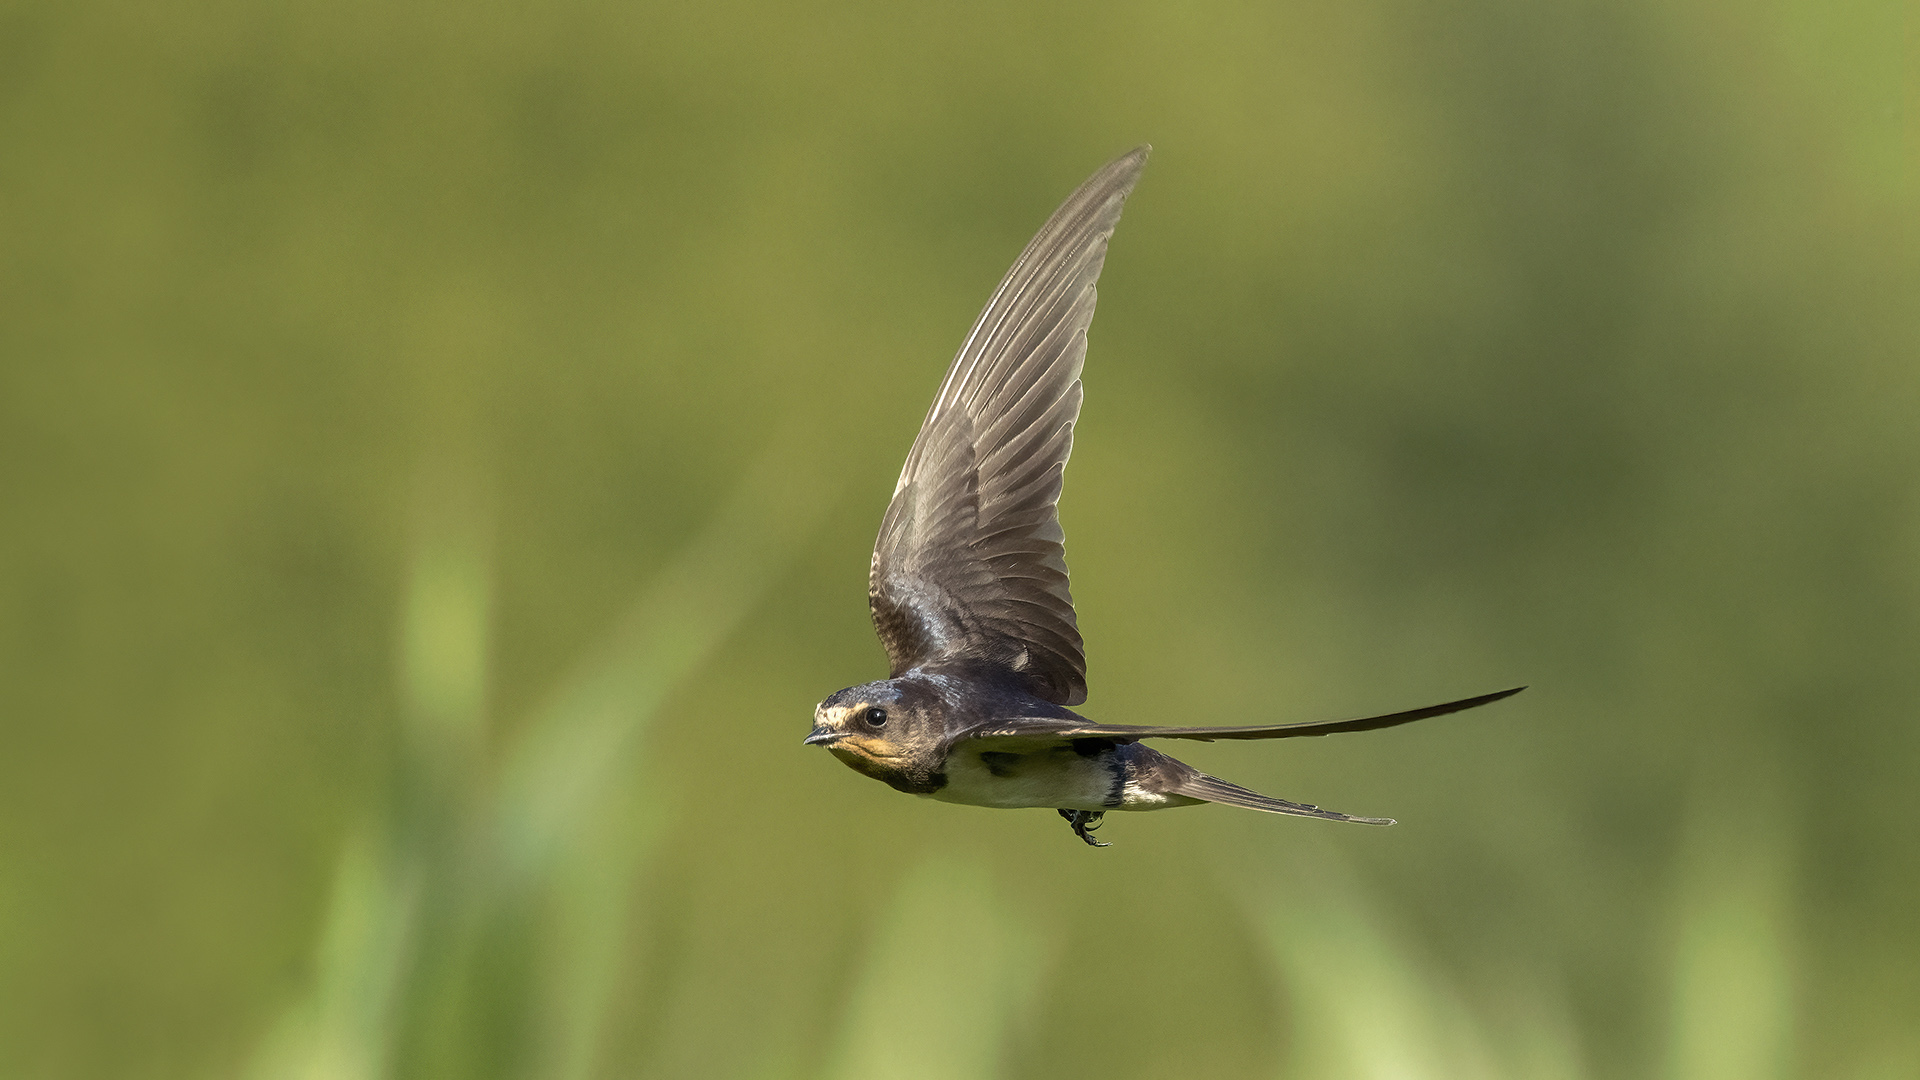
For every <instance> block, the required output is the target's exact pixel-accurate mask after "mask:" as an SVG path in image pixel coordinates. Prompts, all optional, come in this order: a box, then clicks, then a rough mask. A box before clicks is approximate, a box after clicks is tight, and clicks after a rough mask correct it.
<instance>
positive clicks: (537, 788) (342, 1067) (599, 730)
mask: <svg viewBox="0 0 1920 1080" xmlns="http://www.w3.org/2000/svg"><path fill="white" fill-rule="evenodd" d="M796 437H797V434H796V432H793V431H786V432H781V433H779V434H778V435H776V437H774V438H773V439H772V440H771V445H772V446H773V447H775V448H776V450H775V451H773V452H770V453H769V454H767V455H766V456H765V457H764V458H763V459H762V460H761V462H760V463H759V464H758V465H757V466H756V467H755V468H753V469H752V470H751V471H750V473H749V475H748V477H747V479H746V481H745V483H744V484H743V485H742V486H741V487H740V489H739V490H737V491H736V492H735V494H734V495H733V497H732V498H731V499H729V500H728V502H727V504H726V505H725V507H724V508H723V510H722V511H721V513H720V514H719V515H718V516H717V518H716V519H715V520H714V521H713V523H712V524H711V525H709V526H708V527H707V528H706V529H704V530H702V531H701V532H700V533H699V534H697V535H696V536H695V537H694V538H693V539H692V540H691V541H690V543H689V544H688V545H687V547H686V548H685V550H684V551H683V553H682V554H681V556H680V557H679V558H678V559H677V560H676V561H675V562H674V563H672V564H671V565H670V566H668V567H666V568H664V569H663V570H662V571H661V572H660V573H659V574H658V575H657V578H656V581H655V584H654V585H653V586H651V587H650V588H649V589H648V590H646V592H645V593H644V594H643V595H642V596H641V597H640V599H639V600H638V601H637V602H636V603H635V604H634V605H633V606H632V607H631V609H630V610H629V611H628V613H627V614H626V616H625V617H624V618H623V619H622V620H621V621H620V623H619V625H618V627H617V628H616V629H615V631H614V632H613V633H612V634H611V635H610V636H609V638H608V639H607V640H606V641H605V642H604V643H603V644H602V645H601V646H600V647H598V648H596V649H594V650H592V652H591V654H590V655H589V656H588V657H587V658H586V659H585V660H584V661H583V662H582V663H581V664H580V665H579V667H578V668H577V669H576V670H575V672H574V673H573V674H572V675H571V676H570V677H569V678H568V679H566V680H565V681H564V682H563V683H562V685H561V686H560V687H559V688H558V689H557V690H556V691H555V692H554V693H553V694H552V695H550V697H549V698H548V700H547V703H546V704H545V705H544V706H543V707H542V708H541V709H540V710H539V711H538V713H537V714H536V716H535V717H534V718H533V720H532V721H531V722H530V723H529V724H528V725H526V728H525V734H524V735H523V736H522V737H521V738H520V739H518V740H517V741H516V742H515V743H514V744H513V745H512V746H511V747H510V748H509V749H508V751H507V753H506V754H505V755H504V761H503V764H502V767H501V769H500V772H499V774H498V778H497V779H496V780H495V781H493V782H491V783H489V782H487V779H486V778H485V777H483V776H481V775H480V774H479V770H480V768H481V765H482V758H481V755H480V754H479V752H478V750H479V742H480V738H481V735H482V734H483V731H484V705H485V691H486V680H487V671H486V648H487V639H488V627H487V619H488V610H489V606H490V605H489V599H490V584H489V578H490V575H489V572H488V566H487V559H486V555H485V552H486V547H485V544H484V543H483V542H481V540H480V537H481V536H483V535H484V534H483V531H482V530H480V529H478V528H475V527H473V523H472V521H471V520H466V519H460V518H457V517H447V518H445V519H444V520H436V521H435V522H434V524H435V525H437V526H439V527H438V528H436V529H429V530H425V535H426V537H427V541H426V542H425V543H423V545H422V548H421V550H420V552H419V554H418V555H417V556H416V559H415V564H414V566H413V569H412V573H411V575H410V579H409V592H408V595H407V597H406V601H405V604H404V608H403V614H404V618H403V621H402V628H401V635H400V638H401V663H400V670H401V675H402V682H401V690H402V699H403V702H404V703H405V706H406V733H407V736H406V739H405V746H406V752H405V753H404V754H403V755H402V758H401V762H400V767H399V769H398V773H397V776H396V792H395V795H396V797H395V799H394V802H393V806H392V807H391V808H390V810H389V812H388V815H387V817H385V818H384V819H381V820H379V821H377V822H376V823H375V824H374V825H373V826H371V827H370V829H369V833H370V834H371V839H368V840H365V841H363V842H358V843H356V844H354V845H352V846H350V848H349V850H348V852H347V854H346V856H344V857H343V860H342V865H341V869H340V870H339V872H338V874H337V875H336V882H335V888H334V895H333V898H332V901H331V903H330V906H329V909H328V914H327V917H326V930H325V932H324V939H323V941H322V943H321V947H320V950H319V957H318V961H317V965H316V967H317V971H316V976H315V979H314V983H313V986H312V988H311V990H310V991H309V992H308V993H307V995H306V996H305V998H304V999H303V1000H301V1001H300V1002H298V1003H297V1004H295V1005H294V1006H293V1007H291V1008H290V1009H288V1010H287V1011H286V1013H285V1014H284V1016H283V1017H282V1018H281V1020H280V1022H279V1023H278V1024H277V1025H276V1026H275V1028H274V1030H273V1032H272V1033H271V1034H270V1036H269V1038H268V1039H267V1041H266V1042H265V1043H264V1044H263V1045H262V1046H261V1048H260V1050H259V1052H258V1053H257V1054H256V1056H255V1059H254V1062H253V1067H252V1070H251V1075H252V1076H254V1077H255V1078H257V1080H319V1078H322V1077H325V1078H329V1080H332V1078H338V1080H379V1078H382V1077H385V1076H390V1075H395V1074H406V1075H416V1074H420V1075H449V1076H462V1077H468V1076H479V1075H499V1076H507V1075H530V1076H539V1077H542V1078H570V1077H585V1076H587V1075H590V1074H591V1072H592V1070H593V1068H594V1066H595V1062H596V1060H597V1056H598V1047H599V1043H600V1041H601V1033H602V1030H603V1027H604V1023H603V1020H604V1017H605V1014H606V1008H607V1002H608V1000H609V999H610V997H611V995H612V993H613V991H614V988H615V986H616V985H617V984H618V983H619V981H620V974H621V972H620V967H619V965H620V960H621V957H622V955H623V945H624V943H625V942H626V940H627V938H628V927H629V924H630V922H631V920H632V912H631V910H630V906H629V897H630V896H631V894H632V892H633V887H634V879H635V877H636V875H637V874H638V873H639V872H640V870H641V868H642V867H643V866H644V864H645V862H646V859H647V854H648V852H649V850H650V848H651V844H652V841H653V840H654V838H655V837H656V835H657V829H658V825H659V820H660V815H659V814H658V812H657V802H656V801H655V800H656V799H657V798H658V794H657V792H656V791H655V790H654V789H653V787H652V785H651V784H650V783H647V782H637V779H636V775H635V774H636V771H637V769H638V766H639V764H640V762H639V758H640V754H639V750H640V748H641V745H642V736H643V735H644V733H645V731H646V728H647V725H648V723H649V722H650V721H651V719H652V717H653V714H654V711H655V710H656V708H657V707H658V705H659V703H660V702H661V701H662V700H663V699H664V698H665V697H666V695H667V694H669V693H670V692H671V691H672V689H673V687H674V686H675V684H676V683H678V682H679V681H680V680H682V679H684V678H685V677H686V676H687V675H688V673H689V672H691V671H692V670H693V669H694V668H695V667H696V666H697V665H698V664H700V663H701V662H702V661H703V660H705V659H706V658H707V657H708V656H709V655H711V653H712V651H713V650H714V649H715V648H716V647H717V646H718V645H720V644H721V643H722V642H723V641H724V640H725V639H726V636H727V634H728V633H729V632H730V631H731V629H732V628H733V627H734V626H735V625H736V624H737V623H738V622H739V620H740V618H741V617H742V616H744V615H745V614H746V613H747V612H748V611H749V610H750V609H751V607H752V605H753V604H754V603H755V602H756V601H757V600H758V598H759V597H760V596H761V595H762V594H763V592H764V590H765V589H766V587H767V585H768V584H769V582H771V581H772V580H773V577H774V575H775V574H776V573H777V571H778V570H779V568H780V567H781V566H782V565H783V564H784V562H785V559H786V558H787V557H788V556H789V555H790V554H791V553H792V551H793V550H794V549H795V548H796V547H797V546H798V544H799V542H800V541H801V539H802V538H803V537H804V536H805V535H806V534H807V533H808V532H809V531H810V529H811V528H812V526H813V525H814V523H815V522H816V521H817V520H818V519H819V517H820V516H821V515H822V514H823V513H824V511H825V510H826V509H827V507H829V506H830V505H831V504H832V494H833V492H832V489H831V485H830V484H829V483H828V482H826V481H824V480H822V479H820V478H818V477H816V476H813V475H798V476H796V475H795V474H794V472H793V469H792V462H791V460H790V458H789V456H788V455H786V454H784V453H783V452H782V449H783V448H784V447H786V446H788V445H790V444H791V440H792V439H793V438H796Z"/></svg>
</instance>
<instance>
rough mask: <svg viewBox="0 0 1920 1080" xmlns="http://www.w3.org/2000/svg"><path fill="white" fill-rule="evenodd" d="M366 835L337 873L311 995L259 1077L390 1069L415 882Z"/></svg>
mask: <svg viewBox="0 0 1920 1080" xmlns="http://www.w3.org/2000/svg"><path fill="white" fill-rule="evenodd" d="M384 854H385V853H384V852H378V851H376V850H375V849H374V846H373V845H372V844H370V843H369V842H368V841H367V840H366V839H365V838H364V837H360V838H356V839H354V840H353V841H351V842H349V843H348V845H347V847H346V850H345V851H344V852H343V853H342V854H341V857H340V865H339V868H338V870H336V871H335V873H334V881H333V893H332V895H331V897H329V899H328V903H327V921H326V925H325V926H324V927H323V928H322V929H321V932H320V947H319V962H318V964H317V965H316V967H317V969H318V970H317V973H316V975H315V978H314V985H313V989H312V990H311V991H310V992H309V993H308V994H307V996H306V999H305V1000H303V1001H301V1002H300V1003H299V1004H297V1005H295V1006H294V1007H293V1008H291V1009H288V1010H287V1011H286V1013H285V1014H284V1015H282V1016H281V1018H280V1020H279V1022H278V1023H277V1024H276V1025H275V1027H274V1029H273V1030H272V1031H271V1032H270V1033H269V1034H268V1036H267V1039H266V1042H265V1043H264V1044H263V1045H262V1047H261V1048H260V1051H259V1053H258V1054H257V1056H256V1057H255V1060H254V1062H253V1066H252V1068H251V1069H250V1070H248V1076H249V1077H250V1078H252V1080H374V1078H376V1077H380V1076H384V1075H386V1074H387V1060H386V1059H387V1048H388V1046H389V1045H390V1043H391V1031H390V1028H391V1025H392V1023H393V1017H392V1013H393V1002H394V996H395V994H396V992H397V991H398V989H399V987H400V984H401V981H402V980H403V979H404V978H405V976H406V974H407V972H406V971H405V964H406V959H407V958H408V957H409V956H410V955H411V942H410V941H409V940H408V939H409V938H410V937H411V936H412V922H413V920H412V915H413V910H414V907H415V903H416V901H417V899H418V897H417V890H416V889H415V888H414V887H413V884H412V883H410V882H407V881H404V880H401V879H399V878H398V877H396V875H394V874H392V873H391V867H389V866H386V865H383V863H384V861H385V860H384V857H383V856H384Z"/></svg>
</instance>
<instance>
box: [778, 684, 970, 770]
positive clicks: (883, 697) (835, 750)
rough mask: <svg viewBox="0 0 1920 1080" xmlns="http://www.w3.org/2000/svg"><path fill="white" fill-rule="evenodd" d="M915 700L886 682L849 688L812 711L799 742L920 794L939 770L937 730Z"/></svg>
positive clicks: (910, 695)
mask: <svg viewBox="0 0 1920 1080" xmlns="http://www.w3.org/2000/svg"><path fill="white" fill-rule="evenodd" d="M915 697H916V695H913V694H910V693H907V692H905V688H903V687H901V686H899V685H896V684H895V683H894V682H893V681H892V680H884V681H881V682H872V683H866V684H864V685H861V686H850V687H848V688H847V689H845V690H842V691H840V692H839V693H837V694H834V695H832V696H831V697H829V698H827V700H825V701H823V702H821V703H820V704H819V705H818V706H817V707H816V708H815V709H814V710H813V731H812V732H811V733H809V734H808V735H807V737H806V740H805V742H806V744H807V745H808V746H824V747H826V748H827V749H828V750H829V751H831V752H832V754H833V756H834V757H837V758H839V759H840V760H841V761H842V762H844V763H845V764H846V765H847V766H848V767H849V768H851V769H853V770H854V771H856V772H859V773H863V774H865V775H867V776H871V777H873V778H874V779H876V780H884V781H886V782H887V783H889V784H891V785H893V786H894V787H896V788H898V789H900V790H901V791H920V790H926V785H927V784H928V783H929V782H930V781H931V779H932V774H933V773H934V772H937V770H938V768H939V761H938V751H937V750H936V749H934V748H935V746H936V744H937V742H938V738H939V731H938V730H937V728H938V724H937V723H936V722H935V721H934V720H933V718H932V717H931V716H930V715H929V713H928V710H926V709H925V708H923V707H922V706H921V705H920V704H916V702H915V701H914V698H915ZM936 786H937V785H936Z"/></svg>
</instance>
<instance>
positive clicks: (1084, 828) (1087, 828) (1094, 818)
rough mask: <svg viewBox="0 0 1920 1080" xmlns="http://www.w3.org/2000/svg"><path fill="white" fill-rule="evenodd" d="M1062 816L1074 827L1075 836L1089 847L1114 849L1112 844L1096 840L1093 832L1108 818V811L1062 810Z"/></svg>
mask: <svg viewBox="0 0 1920 1080" xmlns="http://www.w3.org/2000/svg"><path fill="white" fill-rule="evenodd" d="M1060 816H1061V817H1063V818H1066V819H1067V824H1069V825H1071V826H1073V835H1075V836H1077V837H1079V838H1080V839H1082V840H1085V841H1086V842H1087V844H1088V846H1090V847H1112V846H1113V845H1112V844H1108V843H1103V842H1101V841H1099V840H1095V839H1094V838H1093V835H1092V834H1093V831H1094V830H1095V829H1098V828H1099V827H1100V824H1101V820H1102V819H1104V818H1105V817H1106V816H1107V814H1106V811H1104V810H1062V811H1060Z"/></svg>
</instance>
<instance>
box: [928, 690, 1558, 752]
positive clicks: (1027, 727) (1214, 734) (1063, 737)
mask: <svg viewBox="0 0 1920 1080" xmlns="http://www.w3.org/2000/svg"><path fill="white" fill-rule="evenodd" d="M1525 689H1526V687H1524V686H1516V687H1514V688H1513V689H1511V690H1501V691H1499V692H1498V693H1492V694H1481V695H1480V696H1479V697H1470V698H1462V699H1461V700H1459V701H1449V702H1447V703H1446V704H1444V705H1429V706H1427V707H1426V708H1424V709H1408V710H1407V711H1405V712H1397V713H1387V714H1386V715H1384V716H1363V717H1361V718H1359V719H1357V720H1312V721H1308V722H1306V723H1304V724H1280V725H1277V726H1276V725H1258V726H1252V727H1135V726H1133V725H1129V724H1088V723H1084V722H1080V721H1076V720H1061V719H1054V718H1051V717H1018V718H1015V719H1012V720H999V721H995V722H994V723H992V724H990V725H988V726H987V727H984V728H977V729H975V730H973V731H969V732H967V733H966V734H965V735H964V736H963V738H964V739H965V740H966V741H968V742H972V741H974V740H981V739H987V740H992V741H993V742H994V743H996V744H1003V745H1006V746H1008V747H1009V748H1012V747H1015V746H1018V745H1022V744H1030V743H1061V742H1071V741H1073V740H1075V739H1111V740H1113V741H1114V742H1123V743H1130V742H1139V741H1140V740H1141V739H1194V740H1197V741H1200V742H1212V741H1214V740H1215V739H1291V738H1296V737H1299V736H1303V735H1334V734H1338V733H1340V732H1344V731H1374V730H1376V729H1379V728H1390V727H1397V726H1398V725H1400V724H1411V723H1413V722H1414V721H1415V720H1425V719H1427V718H1428V717H1432V716H1445V715H1447V714H1448V713H1456V712H1460V711H1461V710H1463V709H1472V708H1477V707H1478V706H1481V705H1490V704H1492V703H1493V702H1496V701H1499V700H1500V699H1502V698H1510V697H1512V696H1513V695H1515V694H1517V693H1519V692H1520V691H1522V690H1525Z"/></svg>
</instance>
